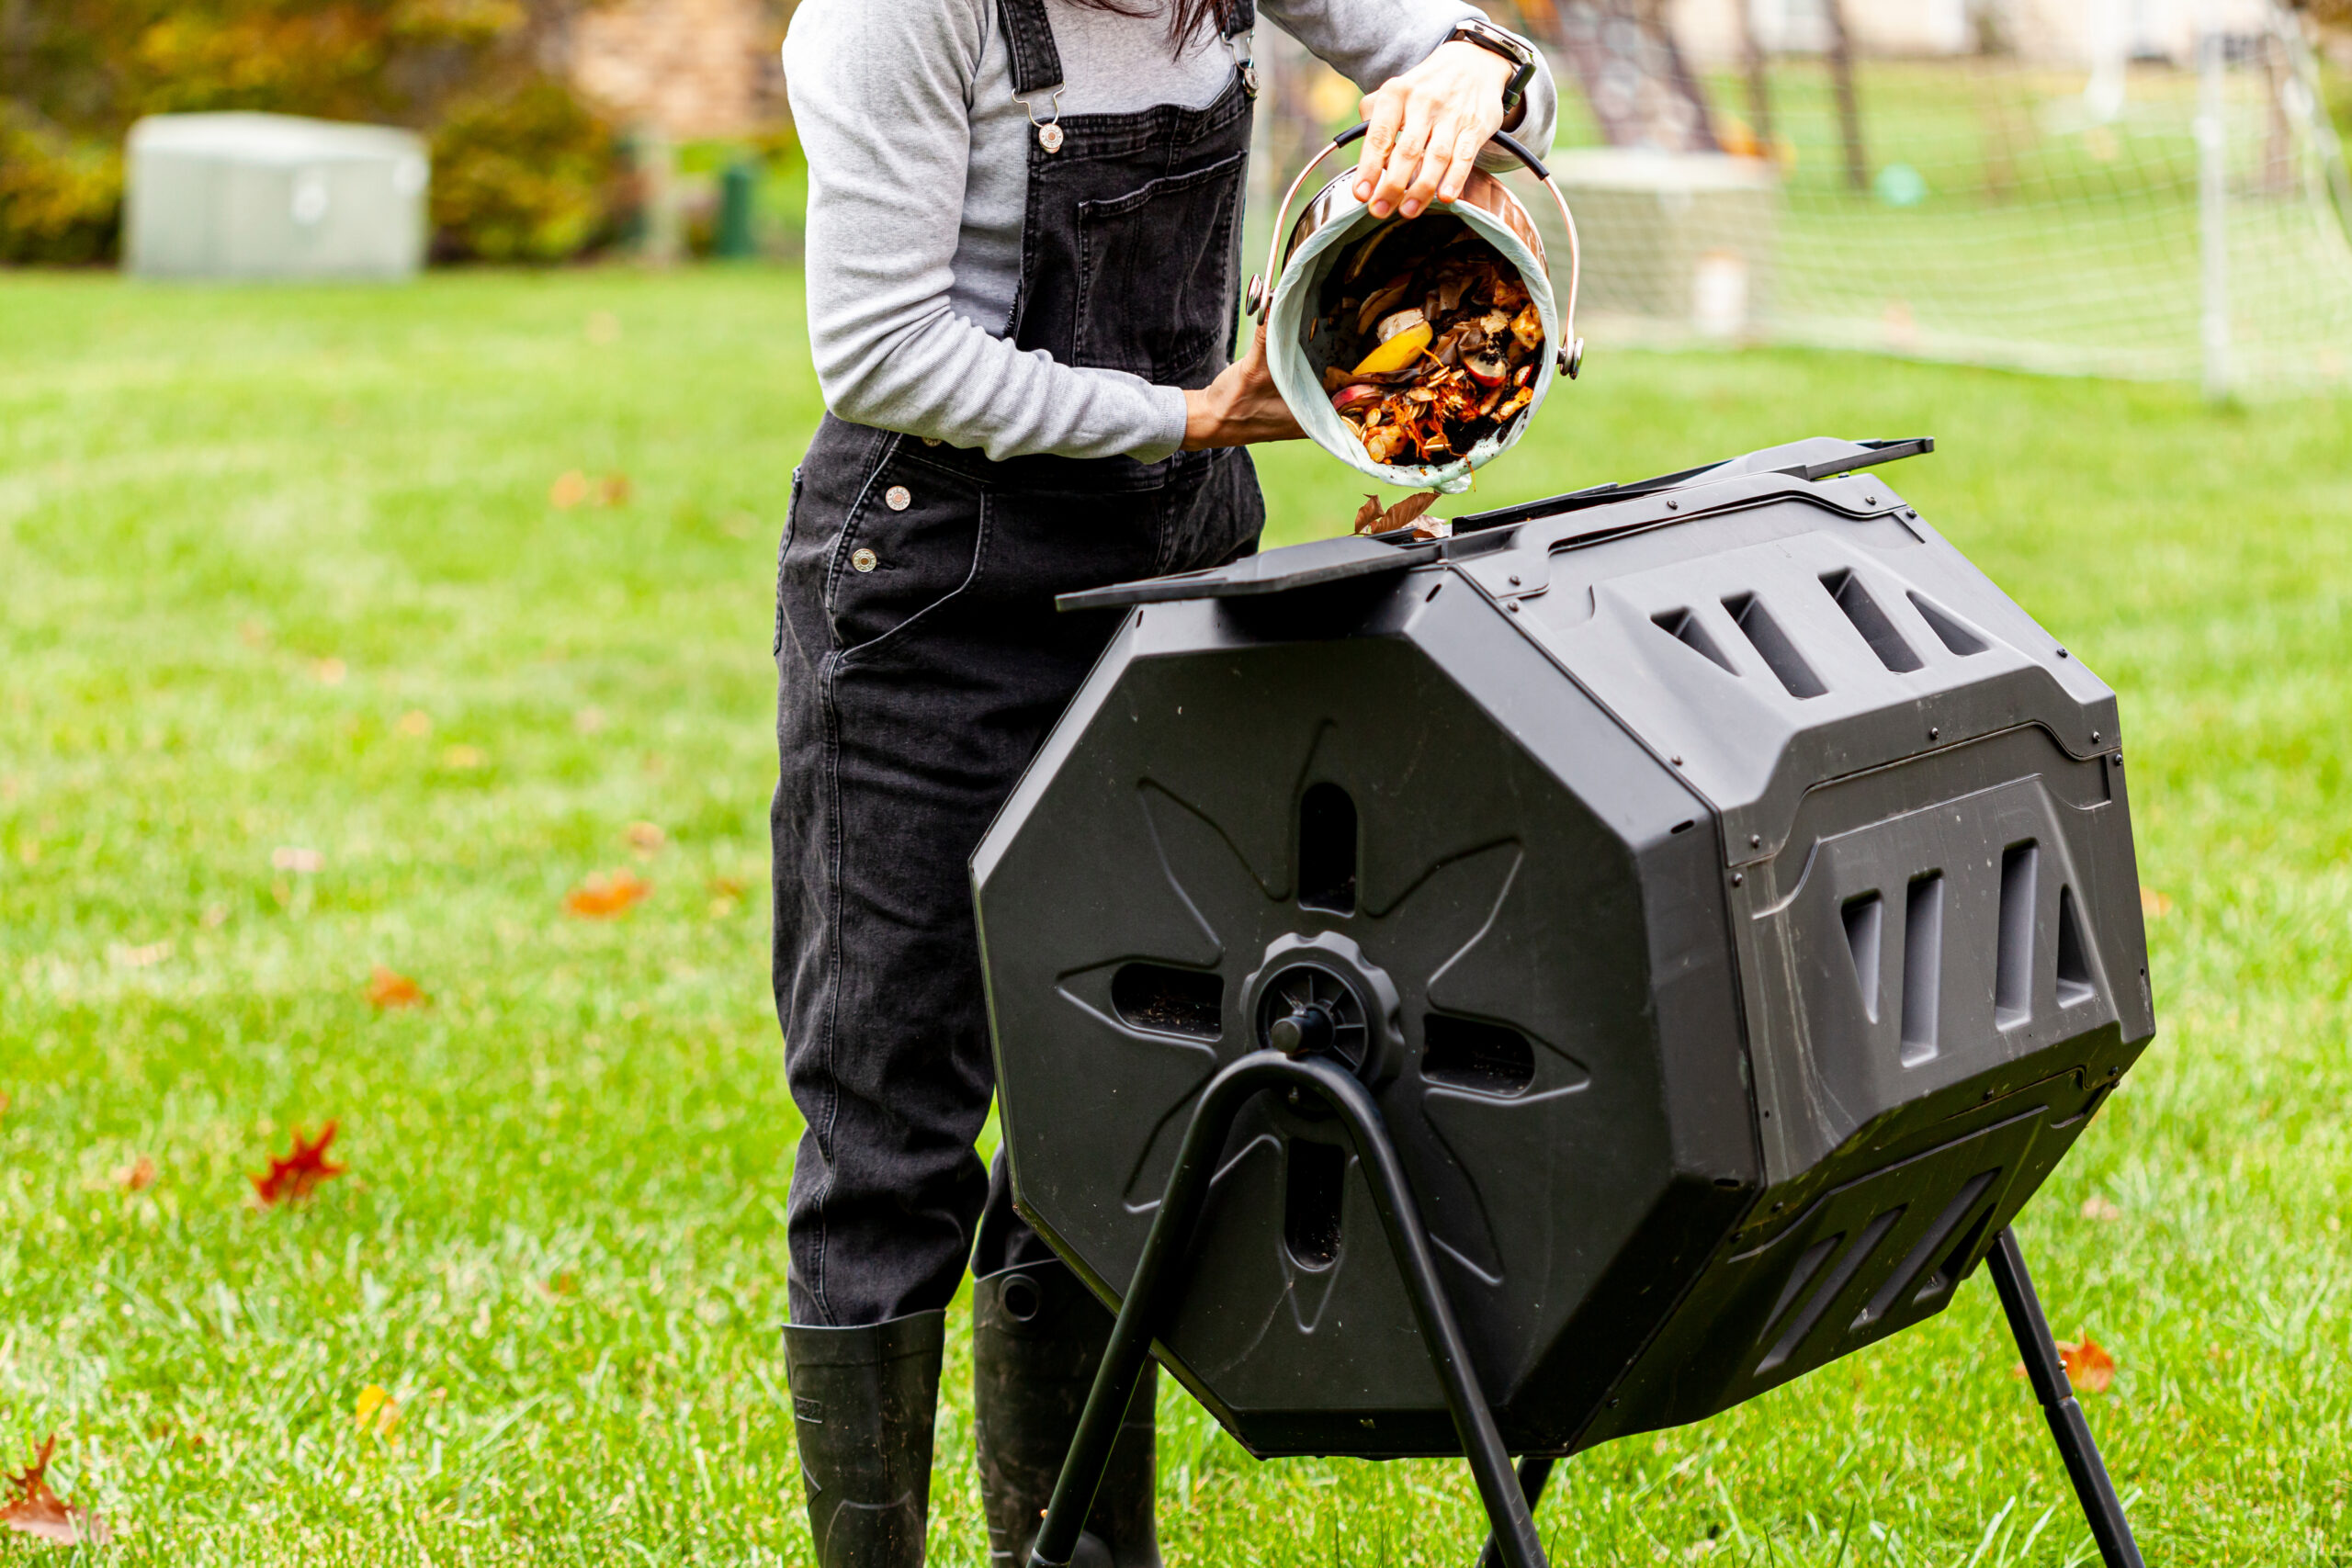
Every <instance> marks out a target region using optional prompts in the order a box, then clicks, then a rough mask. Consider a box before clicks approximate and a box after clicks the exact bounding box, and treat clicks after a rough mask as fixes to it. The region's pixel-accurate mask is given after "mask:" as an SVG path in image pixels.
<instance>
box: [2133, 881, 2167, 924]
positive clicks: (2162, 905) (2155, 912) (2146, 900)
mask: <svg viewBox="0 0 2352 1568" xmlns="http://www.w3.org/2000/svg"><path fill="white" fill-rule="evenodd" d="M2140 912H2141V913H2142V914H2143V915H2145V916H2147V917H2148V919H2152V920H2161V919H2164V918H2165V916H2166V915H2169V914H2171V913H2172V900H2171V899H2170V898H2168V897H2165V895H2163V894H2162V893H2159V892H2157V891H2156V890H2155V889H2154V888H2153V887H2143V888H2141V889H2140Z"/></svg>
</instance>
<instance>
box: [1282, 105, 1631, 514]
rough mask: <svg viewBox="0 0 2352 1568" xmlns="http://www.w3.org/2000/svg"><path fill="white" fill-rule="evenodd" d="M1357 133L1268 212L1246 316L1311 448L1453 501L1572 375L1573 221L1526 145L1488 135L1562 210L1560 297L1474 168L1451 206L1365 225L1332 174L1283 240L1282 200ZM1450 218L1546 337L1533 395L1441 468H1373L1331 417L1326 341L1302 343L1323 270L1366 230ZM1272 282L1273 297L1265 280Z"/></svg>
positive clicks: (1352, 136) (1514, 219)
mask: <svg viewBox="0 0 2352 1568" xmlns="http://www.w3.org/2000/svg"><path fill="white" fill-rule="evenodd" d="M1365 129H1366V128H1365V127H1363V126H1361V125H1359V126H1355V127H1352V128H1351V129H1350V130H1346V131H1344V132H1342V133H1341V134H1340V135H1339V136H1338V137H1336V138H1334V139H1333V140H1332V141H1330V143H1329V145H1327V146H1326V147H1325V148H1324V149H1323V150H1322V151H1321V152H1317V154H1316V155H1315V156H1314V157H1313V158H1312V159H1310V160H1309V161H1308V162H1307V164H1306V168H1304V169H1302V170H1300V171H1299V174H1298V177H1297V178H1296V179H1295V180H1293V181H1292V182H1291V186H1290V189H1289V190H1288V191H1287V192H1286V193H1284V195H1283V202H1282V206H1281V207H1280V208H1278V209H1276V210H1275V213H1274V245H1275V247H1276V249H1275V250H1274V251H1272V252H1270V253H1269V254H1268V256H1267V263H1266V272H1265V273H1263V274H1261V275H1259V276H1256V277H1252V278H1251V279H1250V299H1249V306H1250V310H1251V311H1252V312H1253V313H1256V314H1260V315H1261V316H1262V317H1263V318H1264V320H1265V321H1266V323H1267V331H1266V355H1267V359H1268V362H1269V366H1270V367H1271V368H1272V372H1273V378H1274V386H1275V388H1276V389H1278V390H1279V391H1280V392H1281V393H1282V395H1283V401H1284V402H1286V403H1288V404H1289V405H1290V409H1291V412H1293V413H1294V414H1295V415H1296V416H1297V418H1298V423H1299V424H1300V426H1301V428H1303V429H1304V430H1305V431H1306V434H1307V435H1308V436H1309V437H1310V438H1312V439H1313V440H1314V442H1315V443H1316V445H1317V446H1321V447H1322V448H1323V449H1324V450H1325V451H1327V452H1329V453H1330V454H1331V455H1332V456H1333V457H1337V458H1339V459H1340V461H1341V462H1343V463H1345V464H1347V465H1348V466H1349V467H1350V468H1354V469H1355V470H1356V471H1357V472H1359V473H1362V474H1364V475H1367V476H1369V477H1370V478H1372V479H1375V480H1377V481H1379V482H1380V483H1382V484H1386V485H1398V486H1402V487H1404V488H1406V489H1408V490H1434V491H1442V492H1443V493H1445V494H1448V495H1452V494H1456V493H1458V492H1460V491H1465V490H1467V489H1469V488H1470V483H1471V474H1472V472H1473V470H1475V469H1476V468H1481V467H1483V466H1484V465H1486V464H1487V463H1489V462H1491V461H1493V460H1494V458H1495V457H1498V456H1499V455H1500V454H1501V453H1503V452H1505V451H1507V450H1509V449H1510V447H1511V446H1513V445H1514V444H1515V443H1517V442H1518V440H1519V438H1520V437H1521V435H1523V434H1526V431H1527V427H1528V425H1529V423H1531V422H1532V420H1533V419H1534V417H1535V412H1536V410H1538V409H1540V408H1542V407H1543V406H1544V397H1545V395H1546V394H1547V393H1549V392H1550V390H1551V389H1552V383H1553V382H1554V380H1555V379H1556V378H1557V377H1558V376H1559V375H1561V374H1563V373H1565V374H1566V376H1567V377H1569V378H1571V379H1574V378H1575V377H1576V374H1577V369H1578V368H1579V367H1580V365H1581V362H1582V360H1583V357H1584V342H1583V340H1582V339H1580V338H1578V337H1577V336H1576V305H1577V270H1578V257H1577V226H1576V219H1575V217H1574V215H1572V214H1571V213H1570V212H1569V211H1568V204H1567V201H1566V198H1565V197H1562V196H1561V195H1560V190H1559V186H1557V185H1555V183H1554V182H1553V179H1552V175H1551V172H1550V171H1549V170H1547V169H1545V168H1544V165H1543V164H1541V163H1540V162H1538V161H1537V160H1536V158H1535V156H1534V155H1533V154H1532V153H1531V152H1528V151H1527V149H1526V148H1524V147H1522V146H1521V145H1520V144H1519V143H1518V142H1517V141H1513V140H1512V139H1511V138H1510V137H1509V136H1497V137H1496V138H1495V141H1496V143H1497V144H1498V145H1499V146H1501V147H1502V148H1503V149H1504V150H1505V151H1507V152H1510V153H1511V154H1512V155H1513V156H1515V157H1517V158H1518V159H1519V161H1520V162H1521V163H1522V164H1526V165H1527V167H1528V169H1529V170H1530V171H1531V172H1532V173H1533V174H1534V175H1535V176H1536V177H1537V178H1538V179H1540V180H1542V181H1543V182H1544V188H1545V189H1546V190H1548V191H1550V192H1551V193H1552V198H1553V199H1554V200H1555V201H1556V202H1558V203H1559V205H1560V217H1561V219H1562V220H1563V221H1564V222H1565V223H1566V228H1567V235H1568V286H1567V296H1566V300H1565V301H1563V300H1561V299H1558V298H1557V297H1556V296H1555V292H1554V290H1553V288H1552V278H1551V273H1550V271H1549V268H1548V266H1547V264H1546V262H1545V259H1544V242H1543V240H1542V238H1541V237H1540V236H1539V235H1538V234H1537V232H1536V230H1535V224H1534V222H1533V220H1532V219H1530V218H1529V216H1528V213H1527V209H1526V208H1524V207H1522V206H1521V204H1520V201H1519V198H1518V197H1515V196H1513V195H1512V194H1511V193H1510V191H1508V190H1506V189H1505V188H1503V186H1502V183H1501V182H1500V181H1498V180H1497V179H1495V178H1494V177H1493V176H1492V175H1488V174H1487V173H1485V172H1484V171H1483V170H1482V171H1480V172H1479V173H1477V174H1476V175H1473V176H1472V177H1471V180H1470V183H1469V185H1468V186H1465V187H1464V191H1463V194H1462V197H1461V199H1459V200H1457V201H1454V202H1453V203H1451V204H1450V205H1445V206H1442V207H1433V208H1431V209H1430V210H1429V211H1428V212H1425V213H1423V214H1422V215H1421V217H1420V218H1418V219H1405V218H1400V217H1395V216H1392V217H1389V218H1386V219H1381V218H1375V217H1374V216H1373V214H1372V211H1371V209H1369V208H1367V207H1366V206H1365V205H1364V204H1363V202H1360V201H1358V200H1356V199H1355V197H1354V196H1353V195H1352V194H1351V188H1350V187H1351V186H1352V184H1353V182H1354V179H1355V174H1354V171H1352V170H1350V171H1348V172H1347V173H1344V174H1341V175H1338V176H1336V177H1335V178H1333V179H1332V180H1331V181H1330V182H1329V184H1327V185H1326V186H1324V187H1323V188H1322V189H1321V190H1320V191H1318V192H1317V193H1316V195H1315V197H1314V198H1313V199H1312V200H1311V201H1309V202H1308V203H1307V204H1306V209H1304V210H1303V211H1301V212H1300V214H1299V217H1298V221H1297V222H1296V223H1295V225H1293V226H1292V228H1291V230H1290V233H1289V237H1288V239H1287V241H1285V240H1284V239H1283V219H1284V217H1285V216H1286V215H1287V214H1288V212H1289V210H1290V204H1291V201H1292V199H1293V198H1294V197H1296V196H1297V194H1298V188H1299V186H1301V185H1303V184H1305V183H1306V176H1307V175H1309V174H1312V173H1313V172H1314V170H1315V167H1316V165H1317V164H1320V163H1322V161H1323V160H1324V159H1325V158H1327V157H1329V156H1330V155H1331V154H1332V153H1333V152H1338V151H1339V150H1340V148H1342V147H1344V146H1346V145H1347V144H1348V143H1350V142H1351V141H1357V140H1358V139H1360V138H1361V137H1363V134H1364V131H1365ZM1447 216H1451V217H1453V218H1456V219H1459V220H1461V221H1462V222H1463V223H1464V224H1466V225H1468V227H1469V228H1470V229H1471V230H1472V231H1473V232H1475V233H1476V234H1477V235H1478V236H1479V237H1480V238H1481V239H1483V240H1485V241H1486V242H1487V243H1488V244H1490V245H1492V246H1493V247H1494V248H1495V249H1496V250H1497V251H1498V252H1499V253H1500V254H1501V255H1502V257H1503V259H1504V261H1505V262H1506V263H1507V264H1509V265H1510V266H1512V267H1514V268H1516V269H1517V271H1518V273H1519V276H1520V280H1521V283H1522V284H1523V285H1524V286H1525V288H1526V289H1527V292H1528V297H1529V299H1531V300H1532V302H1533V303H1534V305H1535V308H1536V312H1537V314H1538V316H1539V317H1540V318H1541V320H1542V321H1543V323H1544V344H1545V346H1546V347H1547V349H1549V350H1550V352H1548V353H1546V354H1545V355H1544V356H1543V358H1542V360H1541V361H1540V362H1539V367H1538V369H1537V372H1536V378H1535V384H1534V396H1533V398H1532V400H1530V402H1529V403H1528V406H1527V407H1526V408H1525V409H1524V410H1522V411H1521V412H1520V414H1519V415H1518V417H1517V418H1515V419H1513V420H1512V421H1511V422H1510V423H1509V424H1507V425H1505V426H1504V427H1503V428H1501V429H1500V430H1498V431H1494V432H1491V433H1489V434H1486V435H1484V436H1482V437H1480V438H1479V440H1478V441H1477V442H1476V444H1475V445H1474V446H1472V447H1471V448H1470V450H1469V451H1467V452H1465V453H1463V454H1462V455H1461V456H1459V457H1455V458H1453V460H1452V461H1451V462H1446V463H1406V464H1397V463H1382V462H1377V461H1374V458H1373V457H1372V456H1371V454H1370V453H1368V452H1367V451H1365V449H1364V446H1363V442H1362V441H1361V440H1360V439H1358V437H1357V435H1356V434H1355V432H1354V431H1353V430H1352V429H1351V427H1350V426H1349V424H1348V422H1347V421H1345V420H1343V419H1341V418H1340V415H1339V414H1338V413H1337V412H1335V411H1334V410H1333V409H1332V407H1331V402H1330V399H1329V395H1328V394H1327V393H1326V392H1325V390H1324V389H1323V370H1324V368H1325V366H1326V364H1327V363H1329V355H1330V353H1331V349H1332V344H1331V343H1330V340H1329V338H1326V339H1325V340H1324V341H1323V342H1321V343H1319V344H1318V343H1317V342H1316V341H1315V340H1314V338H1313V337H1312V336H1311V335H1310V329H1311V328H1312V326H1313V324H1314V322H1315V321H1316V320H1317V314H1318V310H1317V301H1318V300H1319V299H1320V298H1321V295H1322V291H1323V284H1324V280H1325V279H1326V278H1327V277H1328V276H1329V275H1330V272H1331V270H1332V268H1333V267H1335V266H1337V265H1340V263H1341V262H1342V261H1343V260H1344V259H1345V258H1346V257H1348V256H1349V255H1351V254H1353V252H1354V249H1355V246H1356V244H1357V243H1359V242H1361V241H1363V240H1366V239H1368V238H1370V237H1371V236H1372V235H1373V234H1374V232H1375V231H1378V230H1380V229H1382V228H1385V227H1387V226H1390V225H1394V224H1399V223H1407V222H1422V221H1427V220H1429V219H1430V218H1441V217H1447ZM1267 276H1272V277H1273V279H1274V282H1273V286H1272V288H1271V290H1270V289H1269V288H1267V286H1266V281H1265V280H1266V277H1267Z"/></svg>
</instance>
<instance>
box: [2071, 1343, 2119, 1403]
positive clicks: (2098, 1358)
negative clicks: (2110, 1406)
mask: <svg viewBox="0 0 2352 1568" xmlns="http://www.w3.org/2000/svg"><path fill="white" fill-rule="evenodd" d="M2058 1359H2060V1360H2062V1361H2064V1362H2065V1363H2066V1381H2067V1382H2070V1383H2073V1384H2074V1385H2075V1387H2076V1388H2078V1389H2080V1390H2082V1391H2083V1392H2084V1393H2106V1392H2107V1390H2108V1385H2109V1384H2110V1383H2112V1382H2115V1358H2114V1357H2112V1356H2110V1355H2109V1354H2108V1353H2107V1350H2106V1348H2105V1347H2103V1346H2101V1345H2100V1344H2099V1342H2098V1340H2096V1339H2094V1338H2092V1337H2090V1336H2089V1335H2088V1334H2087V1333H2086V1334H2085V1335H2084V1336H2083V1337H2082V1338H2081V1340H2080V1341H2075V1340H2069V1339H2061V1340H2060V1341H2058Z"/></svg>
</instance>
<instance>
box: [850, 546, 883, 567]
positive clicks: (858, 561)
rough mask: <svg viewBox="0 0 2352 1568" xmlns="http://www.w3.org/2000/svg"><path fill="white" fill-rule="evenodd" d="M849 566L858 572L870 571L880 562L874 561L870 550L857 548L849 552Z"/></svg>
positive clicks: (861, 547) (874, 558)
mask: <svg viewBox="0 0 2352 1568" xmlns="http://www.w3.org/2000/svg"><path fill="white" fill-rule="evenodd" d="M849 564H850V565H852V566H854V567H855V568H857V570H860V571H872V570H874V569H875V567H876V566H877V565H879V564H880V562H879V561H878V560H877V559H876V557H875V554H874V552H873V551H872V550H869V549H866V548H865V547H863V546H860V547H858V548H856V549H854V550H852V551H850V553H849Z"/></svg>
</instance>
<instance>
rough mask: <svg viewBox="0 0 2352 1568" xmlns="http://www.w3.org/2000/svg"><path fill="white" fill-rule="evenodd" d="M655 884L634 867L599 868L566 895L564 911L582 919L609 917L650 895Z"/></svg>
mask: <svg viewBox="0 0 2352 1568" xmlns="http://www.w3.org/2000/svg"><path fill="white" fill-rule="evenodd" d="M652 892H653V884H651V883H650V882H648V881H646V880H645V879H644V878H643V877H641V876H639V875H638V874H637V873H635V872H633V871H627V870H623V871H615V872H598V873H596V874H594V875H593V876H591V877H589V878H588V880H587V881H585V882H583V883H582V884H581V885H580V886H577V887H575V888H573V889H572V890H571V892H569V893H567V894H565V895H564V896H563V912H564V913H565V914H567V915H578V916H580V917H581V918H582V919H590V920H609V919H612V918H613V917H614V916H616V915H620V914H625V913H627V912H628V907H629V906H630V905H632V904H636V903H639V902H640V901H642V900H643V899H645V898H648V897H651V895H652Z"/></svg>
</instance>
